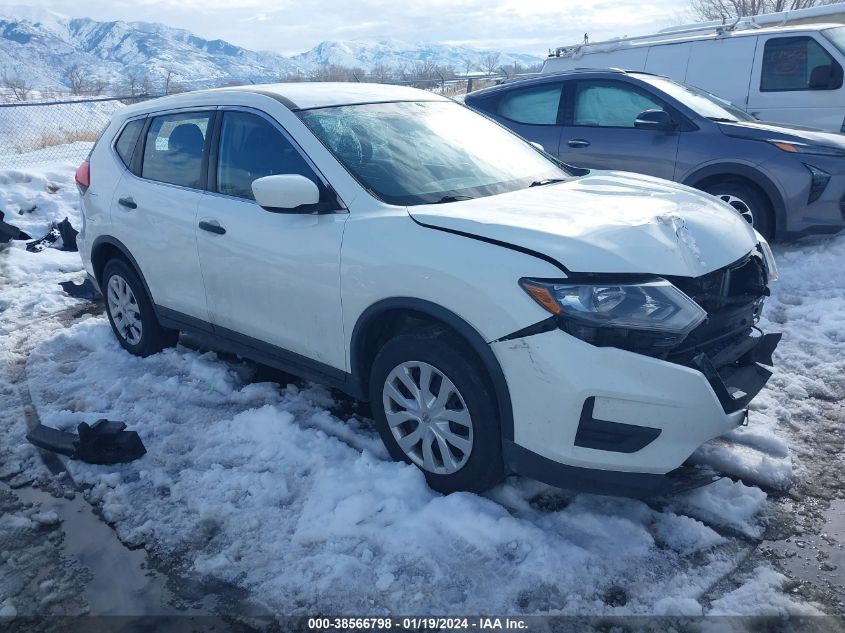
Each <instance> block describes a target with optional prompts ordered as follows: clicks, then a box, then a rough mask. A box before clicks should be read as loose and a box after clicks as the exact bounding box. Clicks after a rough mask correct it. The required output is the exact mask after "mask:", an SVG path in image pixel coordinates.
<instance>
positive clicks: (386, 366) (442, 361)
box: [369, 330, 504, 493]
mask: <svg viewBox="0 0 845 633" xmlns="http://www.w3.org/2000/svg"><path fill="white" fill-rule="evenodd" d="M485 376H486V374H485V370H484V368H483V366H481V364H480V362H479V361H478V360H476V358H475V356H474V354H473V353H472V351H471V350H470V348H469V347H468V346H467V345H466V344H465V343H464V342H463V341H462V340H461V339H460V338H458V337H457V336H455V335H453V334H450V333H448V332H443V331H434V330H432V331H429V332H418V333H413V334H400V335H399V336H397V337H395V338H393V339H391V340H389V341H388V342H387V343H386V344H385V345H384V347H382V348H381V350H380V351H379V353H378V354H377V355H376V358H375V360H374V361H373V365H372V368H371V371H370V384H369V395H370V403H371V406H372V410H373V417H374V419H375V422H376V427H377V428H378V431H379V434H380V435H381V438H382V441H383V442H384V444H385V446H386V447H387V450H388V452H389V453H390V455H391V457H393V459H395V460H397V461H404V462H407V463H413V464H415V465H416V466H417V467H418V468H420V470H422V471H423V472H424V473H425V477H426V480H427V481H428V484H429V486H431V487H432V488H433V489H435V490H438V491H439V492H443V493H449V492H455V491H458V490H467V491H471V492H483V491H485V490H487V489H489V488H491V487H493V486H494V485H496V484H497V483H498V482H500V481H501V480H502V478H503V476H504V468H503V465H502V438H501V430H500V424H499V414H498V411H497V409H496V406H495V404H494V403H495V398H494V394H493V393H492V390H491V388H490V387H489V386H488V384H487V383H488V381H487V380H485ZM388 418H389V419H388ZM400 442H402V444H403V446H404V448H403V446H400Z"/></svg>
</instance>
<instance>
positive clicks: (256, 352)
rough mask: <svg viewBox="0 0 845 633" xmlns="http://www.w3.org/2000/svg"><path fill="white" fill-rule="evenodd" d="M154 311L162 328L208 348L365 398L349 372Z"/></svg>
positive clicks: (173, 312)
mask: <svg viewBox="0 0 845 633" xmlns="http://www.w3.org/2000/svg"><path fill="white" fill-rule="evenodd" d="M155 311H156V317H157V318H158V321H159V323H161V325H162V326H163V327H166V328H171V329H174V330H181V331H183V332H186V333H188V334H190V335H191V336H192V337H194V338H196V339H197V340H199V341H200V342H202V343H203V344H204V345H207V346H208V347H210V348H212V349H215V350H219V351H224V352H228V353H230V354H236V355H238V356H243V357H244V358H249V359H250V360H253V361H255V362H258V363H261V364H263V365H268V366H269V367H273V368H274V369H278V370H280V371H284V372H287V373H289V374H294V375H295V376H299V377H300V378H303V379H305V380H312V381H314V382H319V383H322V384H324V385H328V386H329V387H334V388H335V389H339V390H341V391H343V392H344V393H347V394H348V395H350V396H352V397H353V398H356V399H358V400H364V399H365V397H366V396H365V394H363V393H362V392H361V390H360V389H359V388H358V387H357V384H358V381H355V380H353V379H352V378H353V377H352V374H350V373H347V372H345V371H343V370H341V369H337V368H336V367H332V366H331V365H326V364H325V363H321V362H318V361H315V360H312V359H310V358H308V357H306V356H302V355H301V354H297V353H296V352H291V351H289V350H286V349H283V348H281V347H277V346H275V345H271V344H270V343H266V342H264V341H261V340H259V339H255V338H252V337H249V336H245V335H243V334H240V333H238V332H235V331H233V330H228V329H226V328H222V327H219V326H215V325H212V324H211V323H208V322H207V321H203V320H202V319H197V318H194V317H191V316H188V315H187V314H182V313H181V312H177V311H176V310H171V309H170V308H165V307H163V306H159V305H156V306H155Z"/></svg>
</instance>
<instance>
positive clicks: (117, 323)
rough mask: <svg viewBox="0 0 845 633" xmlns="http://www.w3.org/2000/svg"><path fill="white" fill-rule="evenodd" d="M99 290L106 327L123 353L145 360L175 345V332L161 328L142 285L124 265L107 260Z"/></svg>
mask: <svg viewBox="0 0 845 633" xmlns="http://www.w3.org/2000/svg"><path fill="white" fill-rule="evenodd" d="M101 287H102V288H103V296H104V298H105V303H106V314H107V315H108V317H109V323H110V324H111V327H112V331H113V332H114V335H115V336H116V337H117V340H118V342H119V343H120V344H121V346H122V347H123V349H125V350H126V351H128V352H129V353H131V354H134V355H135V356H149V355H151V354H156V353H158V352H160V351H161V350H162V349H164V348H165V347H171V346H173V345H175V344H176V341H177V340H178V339H179V332H178V331H176V330H169V329H166V328H163V327H161V325H160V324H159V322H158V319H157V318H156V315H155V310H153V305H152V301H150V298H149V297H148V296H147V292H146V290H145V289H144V284H142V283H141V279H140V278H139V277H138V275H137V274H136V273H135V271H134V270H133V269H132V267H131V266H129V265H128V264H127V263H126V262H124V261H123V260H120V259H112V260H110V261H109V262H108V263H107V264H106V267H105V268H104V269H103V278H102V285H101Z"/></svg>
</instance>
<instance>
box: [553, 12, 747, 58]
mask: <svg viewBox="0 0 845 633" xmlns="http://www.w3.org/2000/svg"><path fill="white" fill-rule="evenodd" d="M740 23H741V21H740V20H737V21H736V22H734V23H733V24H720V25H718V26H713V25H710V24H708V25H705V26H697V27H688V28H683V29H676V30H673V31H666V32H663V31H661V32H660V33H653V34H651V35H638V36H636V37H617V38H614V39H610V40H603V41H601V42H587V43H584V44H574V45H572V46H558V47H557V48H555V49H553V50H552V49H550V50H549V57H575V56H576V55H577V54H579V53H582V52H587V51H589V50H590V49H592V48H598V47H608V51H607V52H609V51H613V50H617V49H619V48H624V47H625V46H629V45H630V44H632V43H634V42H661V41H664V40H671V39H675V38H677V37H678V36H682V35H698V34H704V33H715V34H716V36H717V37H726V36H728V35H729V34H730V33H731V32H733V31H735V30H740ZM751 28H754V27H751ZM596 52H599V51H596Z"/></svg>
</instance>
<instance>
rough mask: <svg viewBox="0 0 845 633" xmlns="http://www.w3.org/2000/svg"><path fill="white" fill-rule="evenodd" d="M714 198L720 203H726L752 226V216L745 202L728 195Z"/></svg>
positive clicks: (717, 195)
mask: <svg viewBox="0 0 845 633" xmlns="http://www.w3.org/2000/svg"><path fill="white" fill-rule="evenodd" d="M716 197H717V198H719V200H721V201H722V202H726V203H728V204H729V205H731V206H732V207H733V208H734V209H736V210H737V211H738V212H739V214H740V215H741V216H742V217H743V218H745V220H746V222H748V223H749V224H750V225H751V226H754V214H753V213H751V207H750V206H749V205H748V203H747V202H746V201H745V200H743V199H742V198H737V197H736V196H734V195H731V194H729V193H721V194H716Z"/></svg>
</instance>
